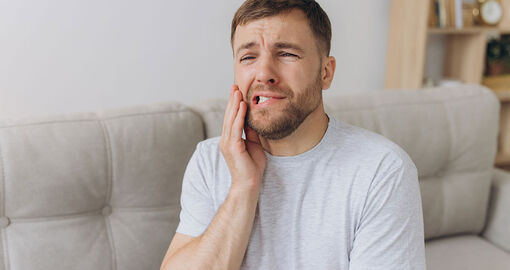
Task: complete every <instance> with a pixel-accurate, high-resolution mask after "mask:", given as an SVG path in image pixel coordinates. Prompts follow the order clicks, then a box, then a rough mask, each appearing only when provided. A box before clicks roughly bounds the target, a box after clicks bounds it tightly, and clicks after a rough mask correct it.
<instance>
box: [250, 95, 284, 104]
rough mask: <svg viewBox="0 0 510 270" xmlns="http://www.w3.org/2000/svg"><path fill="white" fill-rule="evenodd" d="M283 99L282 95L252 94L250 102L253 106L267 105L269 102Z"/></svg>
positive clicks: (272, 102)
mask: <svg viewBox="0 0 510 270" xmlns="http://www.w3.org/2000/svg"><path fill="white" fill-rule="evenodd" d="M282 99H284V97H282V96H276V95H274V96H269V95H265V96H263V95H257V96H254V97H253V99H252V104H253V105H255V106H269V105H271V104H274V103H276V102H278V101H280V100H282Z"/></svg>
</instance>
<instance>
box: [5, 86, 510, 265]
mask: <svg viewBox="0 0 510 270" xmlns="http://www.w3.org/2000/svg"><path fill="white" fill-rule="evenodd" d="M325 102H326V107H327V112H328V113H329V114H330V115H331V116H333V117H335V118H337V119H339V120H342V121H345V122H347V123H351V124H354V125H357V126H361V127H364V128H367V129H370V130H373V131H375V132H378V133H381V134H383V135H384V136H386V137H388V138H390V139H391V140H393V141H394V142H396V143H397V144H399V145H400V146H401V147H402V148H403V149H405V150H406V151H407V152H408V154H409V155H410V156H411V158H412V159H413V160H414V162H415V164H416V166H417V168H418V171H419V176H420V186H421V194H422V201H423V210H424V211H423V213H424V221H425V236H426V239H427V242H426V256H427V265H428V269H432V270H438V269H449V270H451V269H507V270H508V269H510V174H508V173H506V172H504V171H501V170H498V169H494V167H493V163H494V158H495V153H496V144H497V143H496V142H497V132H498V112H499V102H498V100H497V99H496V98H495V96H494V95H493V94H492V93H491V92H490V91H489V90H487V89H486V88H483V87H480V86H476V85H466V86H462V87H458V88H443V89H439V88H438V89H426V90H408V91H372V92H345V93H341V92H339V93H338V94H337V95H336V96H334V97H333V96H327V97H326V100H325ZM224 106H225V100H217V101H207V102H203V103H201V104H199V105H196V106H194V107H193V108H189V107H186V106H183V105H179V104H175V103H167V104H155V105H149V106H139V107H132V108H126V109H120V110H108V111H102V112H96V113H77V114H64V115H59V116H50V117H37V118H24V119H11V120H7V119H6V120H2V121H0V240H1V241H0V269H6V270H7V269H9V270H11V269H12V270H26V269H30V270H38V269H52V270H58V269H77V270H81V269H94V270H101V269H122V270H130V269H133V270H140V269H159V266H160V263H161V261H162V258H163V255H164V253H165V252H166V249H167V247H168V244H169V242H170V240H171V238H172V237H173V235H174V232H175V229H176V227H177V224H178V221H179V216H178V215H179V211H180V208H179V199H180V190H181V180H182V175H183V173H184V169H185V167H186V164H187V162H188V159H189V158H190V156H191V154H192V153H193V151H194V148H195V145H196V144H197V143H198V142H199V141H201V140H203V139H205V138H207V137H212V136H217V135H219V134H220V129H221V121H222V119H223V110H224Z"/></svg>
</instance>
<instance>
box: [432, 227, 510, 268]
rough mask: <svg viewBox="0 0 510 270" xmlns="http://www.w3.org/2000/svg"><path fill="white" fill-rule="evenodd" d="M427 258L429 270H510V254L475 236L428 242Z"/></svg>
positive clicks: (453, 237)
mask: <svg viewBox="0 0 510 270" xmlns="http://www.w3.org/2000/svg"><path fill="white" fill-rule="evenodd" d="M425 256H426V259H427V269H429V270H485V269H490V270H508V269H510V253H507V252H505V251H503V250H501V249H499V248H497V247H496V246H494V245H492V244H491V243H489V242H488V241H487V240H485V239H483V238H481V237H478V236H475V235H462V236H452V237H447V238H441V239H437V240H433V241H430V242H426V243H425Z"/></svg>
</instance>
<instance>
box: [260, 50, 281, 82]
mask: <svg viewBox="0 0 510 270" xmlns="http://www.w3.org/2000/svg"><path fill="white" fill-rule="evenodd" d="M276 65H277V63H275V61H274V60H273V58H272V57H271V56H266V57H262V56H260V57H259V61H258V65H257V77H256V80H257V83H259V84H264V85H265V84H269V85H275V84H278V83H279V78H278V72H277V66H276Z"/></svg>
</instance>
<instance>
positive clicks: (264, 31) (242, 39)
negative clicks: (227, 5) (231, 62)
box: [232, 10, 314, 54]
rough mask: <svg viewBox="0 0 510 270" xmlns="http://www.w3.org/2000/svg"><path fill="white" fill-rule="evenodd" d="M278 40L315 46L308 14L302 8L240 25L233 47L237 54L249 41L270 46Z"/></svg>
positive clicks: (261, 45)
mask: <svg viewBox="0 0 510 270" xmlns="http://www.w3.org/2000/svg"><path fill="white" fill-rule="evenodd" d="M278 42H289V43H294V44H299V45H300V46H301V47H305V48H308V47H310V46H314V38H313V33H312V30H311V29H310V26H309V24H308V19H307V18H306V15H305V14H304V13H303V12H302V11H301V10H293V11H291V12H288V13H282V14H279V15H276V16H271V17H266V18H261V19H257V20H253V21H249V22H248V23H246V24H244V25H238V26H237V28H236V32H235V34H234V41H233V44H232V45H233V46H232V47H233V48H232V49H233V51H234V54H235V53H236V52H237V50H238V49H239V48H240V47H241V46H243V45H244V44H247V43H256V44H257V46H259V47H267V48H269V47H271V46H272V45H274V44H275V43H278Z"/></svg>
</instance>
